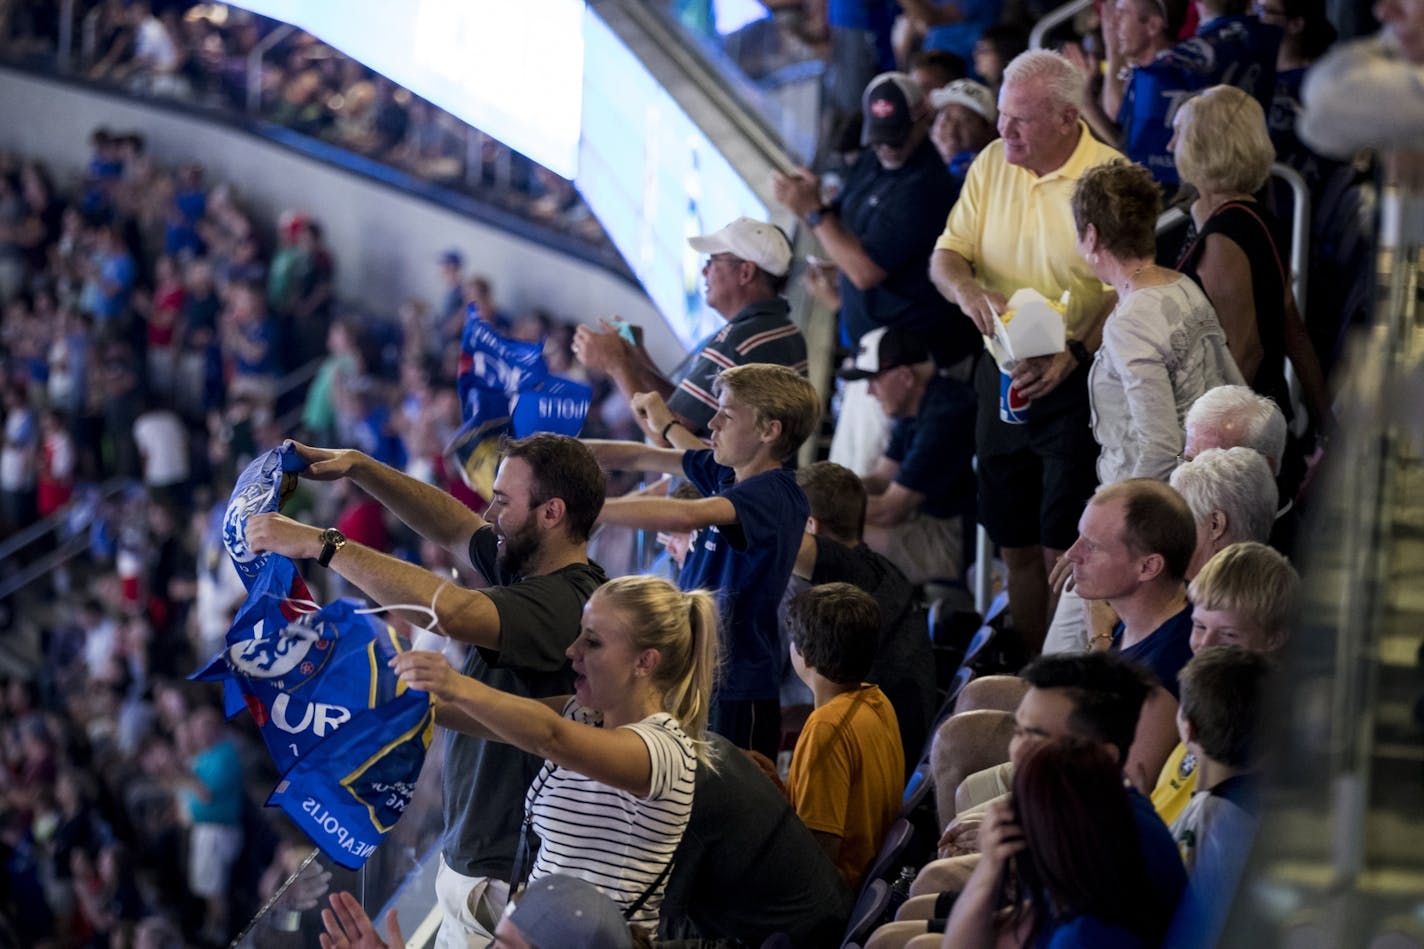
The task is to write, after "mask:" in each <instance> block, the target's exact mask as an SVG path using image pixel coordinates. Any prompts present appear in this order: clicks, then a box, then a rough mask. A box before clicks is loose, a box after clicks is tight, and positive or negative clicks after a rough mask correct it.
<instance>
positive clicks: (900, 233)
mask: <svg viewBox="0 0 1424 949" xmlns="http://www.w3.org/2000/svg"><path fill="white" fill-rule="evenodd" d="M958 194H959V188H958V185H956V183H955V181H954V179H953V178H952V177H951V176H950V174H949V169H948V168H946V167H945V164H944V160H943V159H941V158H940V157H939V152H937V151H935V149H934V146H933V145H932V144H930V142H929V140H928V139H926V140H925V141H924V142H922V143H920V147H919V148H918V149H916V150H915V152H914V154H912V155H911V156H910V157H909V158H908V159H906V161H905V164H904V165H902V166H901V167H900V168H897V169H895V170H894V171H886V170H885V169H884V168H883V167H882V166H881V164H880V159H878V158H876V157H875V150H874V149H870V148H867V149H865V150H864V151H863V152H861V154H860V158H859V159H858V160H857V161H856V163H855V167H853V168H852V169H851V172H850V175H849V177H848V178H847V180H846V184H845V190H844V191H842V192H841V197H840V198H839V199H838V200H837V202H836V212H837V214H838V215H839V216H840V220H841V223H842V224H843V225H845V227H846V229H847V230H849V231H850V232H851V233H852V234H854V235H855V236H856V238H857V239H858V240H859V241H860V244H861V247H862V248H863V249H864V250H865V253H866V255H867V256H869V257H870V259H871V260H873V261H875V264H876V266H878V267H879V268H880V269H881V270H884V271H885V274H886V276H885V279H884V280H883V281H881V283H879V284H878V285H876V286H874V287H871V288H869V289H868V290H858V289H856V286H855V284H854V283H852V282H851V280H850V278H849V277H847V276H846V275H845V272H844V271H842V272H841V281H840V287H841V328H842V330H843V331H844V336H845V339H846V341H847V342H848V343H849V344H850V345H851V346H852V347H853V346H854V345H855V344H856V343H857V342H858V341H859V340H860V338H861V337H862V336H864V335H865V334H866V333H868V332H870V331H871V330H873V329H875V328H877V327H880V326H892V325H893V326H898V327H901V328H907V329H912V330H914V331H916V332H917V333H921V334H923V336H924V337H925V339H927V340H928V341H929V343H930V348H931V351H932V352H933V353H934V354H935V357H936V358H937V359H938V360H939V362H940V364H941V365H946V366H947V365H950V364H952V363H954V362H958V361H959V360H960V359H962V358H964V357H965V356H968V355H970V354H972V353H974V352H977V349H976V348H975V347H976V346H978V347H979V348H982V344H980V343H979V341H978V335H979V334H978V333H976V332H975V331H974V324H973V323H971V322H970V321H969V320H967V319H965V318H964V317H963V315H962V314H960V312H959V311H958V309H957V308H956V307H955V306H954V305H953V304H951V303H950V302H949V301H947V300H946V299H945V298H944V297H943V296H941V295H940V293H939V291H938V290H936V289H935V288H934V284H932V283H931V282H930V276H929V259H930V255H931V254H932V253H933V252H934V245H935V241H936V240H938V239H939V235H940V232H941V231H942V230H944V222H945V220H946V219H948V217H949V212H950V209H951V208H953V207H954V200H955V198H956V197H957V196H958Z"/></svg>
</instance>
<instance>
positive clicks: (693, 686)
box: [667, 590, 721, 760]
mask: <svg viewBox="0 0 1424 949" xmlns="http://www.w3.org/2000/svg"><path fill="white" fill-rule="evenodd" d="M683 598H684V600H685V601H686V603H687V620H688V625H689V626H690V627H691V629H692V643H691V646H692V649H691V651H690V654H689V655H688V660H689V662H688V664H687V669H686V671H685V673H684V674H683V676H682V677H681V679H680V680H679V681H678V682H677V684H676V685H674V686H673V688H672V689H670V690H668V695H667V703H668V705H669V708H668V711H669V712H671V713H672V714H673V716H674V717H675V718H676V719H677V720H678V721H679V722H680V723H681V724H682V730H683V731H685V732H686V733H687V735H688V737H689V738H691V739H692V740H693V741H694V742H696V744H697V749H698V757H699V758H701V759H703V760H705V753H704V752H705V748H706V741H705V738H706V735H707V718H708V716H709V715H710V713H711V710H712V689H713V687H714V686H715V685H716V681H717V665H718V663H719V662H720V660H721V649H720V641H719V637H718V630H717V603H716V601H715V600H713V599H712V594H710V593H708V592H707V591H706V590H693V591H692V592H690V593H686V594H684V595H683Z"/></svg>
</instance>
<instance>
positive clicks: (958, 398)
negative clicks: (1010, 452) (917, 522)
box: [885, 320, 976, 517]
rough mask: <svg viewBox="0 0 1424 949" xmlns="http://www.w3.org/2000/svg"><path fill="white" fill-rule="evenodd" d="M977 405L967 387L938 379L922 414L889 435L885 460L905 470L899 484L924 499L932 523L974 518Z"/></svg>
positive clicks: (932, 384) (928, 391)
mask: <svg viewBox="0 0 1424 949" xmlns="http://www.w3.org/2000/svg"><path fill="white" fill-rule="evenodd" d="M964 322H966V323H968V320H965V321H964ZM975 404H976V400H975V396H974V390H973V388H971V387H970V386H969V385H968V384H967V383H963V382H960V381H959V380H957V379H952V378H950V377H948V376H944V375H939V376H935V377H934V378H933V379H931V380H930V383H929V386H928V387H927V388H926V389H925V396H924V398H923V399H921V400H920V409H919V412H918V413H916V414H915V415H913V416H911V417H910V418H902V419H900V420H898V421H897V422H896V423H895V427H894V428H893V429H892V430H891V432H890V443H889V444H888V445H886V446H885V457H886V458H889V459H890V460H891V461H894V462H898V463H899V465H900V473H899V474H897V475H895V483H896V484H899V485H903V486H904V487H906V488H909V489H910V490H911V491H918V492H920V493H921V494H923V495H924V496H925V501H924V504H923V505H921V507H920V510H922V511H923V512H924V513H926V514H928V515H929V516H931V517H956V516H958V515H961V514H965V515H968V514H972V513H974V416H975Z"/></svg>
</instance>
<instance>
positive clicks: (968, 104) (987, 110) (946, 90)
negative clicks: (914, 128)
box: [930, 79, 999, 125]
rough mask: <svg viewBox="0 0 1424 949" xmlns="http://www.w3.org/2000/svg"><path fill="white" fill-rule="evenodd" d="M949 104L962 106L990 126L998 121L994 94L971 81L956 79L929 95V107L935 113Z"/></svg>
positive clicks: (980, 84)
mask: <svg viewBox="0 0 1424 949" xmlns="http://www.w3.org/2000/svg"><path fill="white" fill-rule="evenodd" d="M951 103H954V104H956V105H962V106H964V107H965V108H966V109H968V110H969V111H970V112H973V113H975V114H977V115H979V116H981V117H983V119H984V121H986V122H988V123H989V124H990V125H993V124H994V123H995V122H997V121H999V107H998V106H997V105H996V104H995V103H994V94H993V93H992V92H990V91H989V87H988V86H986V85H984V84H982V83H978V82H975V81H974V80H973V79H956V80H954V82H951V83H950V84H949V85H947V86H941V87H940V88H938V89H936V90H934V91H933V92H931V93H930V105H932V106H934V107H935V111H936V112H938V111H939V110H940V109H943V108H944V107H945V106H947V105H949V104H951Z"/></svg>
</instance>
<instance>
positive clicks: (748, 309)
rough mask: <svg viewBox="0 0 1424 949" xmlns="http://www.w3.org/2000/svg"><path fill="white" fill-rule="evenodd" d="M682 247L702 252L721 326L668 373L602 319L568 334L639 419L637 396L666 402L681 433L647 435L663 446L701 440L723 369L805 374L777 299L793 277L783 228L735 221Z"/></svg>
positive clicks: (799, 345)
mask: <svg viewBox="0 0 1424 949" xmlns="http://www.w3.org/2000/svg"><path fill="white" fill-rule="evenodd" d="M687 243H688V246H690V247H691V248H692V249H693V250H695V251H697V252H698V253H702V254H706V255H707V261H706V263H704V264H703V266H702V280H703V285H704V289H705V292H706V294H707V305H708V306H709V307H711V308H712V309H714V310H716V311H717V312H718V313H719V314H721V315H722V318H723V319H725V320H727V325H726V326H723V327H722V328H720V329H719V330H717V331H716V332H715V333H713V334H712V335H711V336H709V337H707V339H705V340H703V341H702V343H701V345H700V346H698V347H697V348H696V349H695V350H693V352H692V353H691V354H690V355H689V357H688V358H687V359H686V360H684V361H683V363H682V365H680V366H679V367H678V368H677V369H676V370H674V371H673V372H672V373H671V375H670V376H664V375H663V374H662V373H661V372H659V371H658V369H657V367H656V366H654V365H653V362H652V360H651V358H650V357H649V356H648V354H647V352H646V351H645V350H644V349H643V348H642V347H641V346H637V345H634V344H633V343H631V342H629V341H628V340H627V339H625V338H624V337H622V336H620V335H619V333H618V330H617V328H616V327H615V326H614V325H613V324H611V323H609V322H608V321H607V320H602V321H600V323H601V327H600V328H599V329H595V328H593V327H591V326H588V325H584V326H580V327H579V328H578V331H577V332H576V333H575V334H574V345H573V348H574V355H575V356H577V357H578V359H579V361H580V362H581V363H583V364H584V365H585V366H587V367H588V368H589V369H595V370H598V371H600V372H603V373H606V374H607V375H608V376H609V378H611V379H612V380H613V382H614V384H615V385H617V386H618V388H619V390H620V391H621V392H622V393H623V395H624V396H625V397H626V398H627V399H629V400H630V402H633V403H634V409H635V412H636V414H637V416H638V418H639V420H640V421H642V420H643V419H644V418H645V417H646V415H647V413H646V412H645V411H643V410H642V408H641V405H642V403H641V402H635V401H634V396H635V395H637V394H639V393H643V394H645V395H644V396H643V398H644V399H654V398H659V399H662V398H665V399H667V406H668V408H669V409H671V410H672V413H673V415H674V417H675V418H676V421H677V424H676V425H673V426H670V428H671V429H680V430H681V431H670V430H665V431H659V432H653V431H650V432H649V434H650V435H653V436H656V437H658V438H659V439H660V440H661V442H662V443H663V444H675V445H676V444H679V443H678V442H675V441H673V439H674V438H681V439H683V440H687V439H692V438H698V439H700V438H702V437H705V436H706V434H707V431H708V429H707V423H708V422H710V421H711V419H712V416H713V414H715V413H716V411H717V397H716V396H714V395H713V394H712V380H713V378H714V377H715V376H716V375H717V373H719V372H721V371H722V370H723V369H727V368H730V367H732V366H738V365H742V364H743V363H750V362H764V363H775V364H777V365H782V366H790V367H791V368H792V369H795V370H796V371H798V372H800V373H802V374H804V373H805V372H806V340H805V338H803V337H802V335H801V331H800V330H799V329H797V327H796V324H795V323H793V322H791V316H790V312H791V308H790V306H789V305H788V304H787V302H786V300H785V299H783V298H782V296H781V294H782V291H784V290H785V289H786V279H787V275H788V274H789V273H790V272H791V242H790V241H789V240H788V239H787V237H786V234H785V233H784V232H783V231H782V230H781V228H779V227H777V226H776V225H774V224H767V223H765V222H762V221H756V220H753V219H752V218H748V217H739V218H737V219H736V220H735V221H733V222H731V223H730V224H728V225H727V226H726V227H724V228H722V229H721V230H719V231H715V232H713V233H711V234H702V235H699V236H697V237H690V238H688V240H687ZM674 380H675V381H674ZM681 447H690V445H681Z"/></svg>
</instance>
